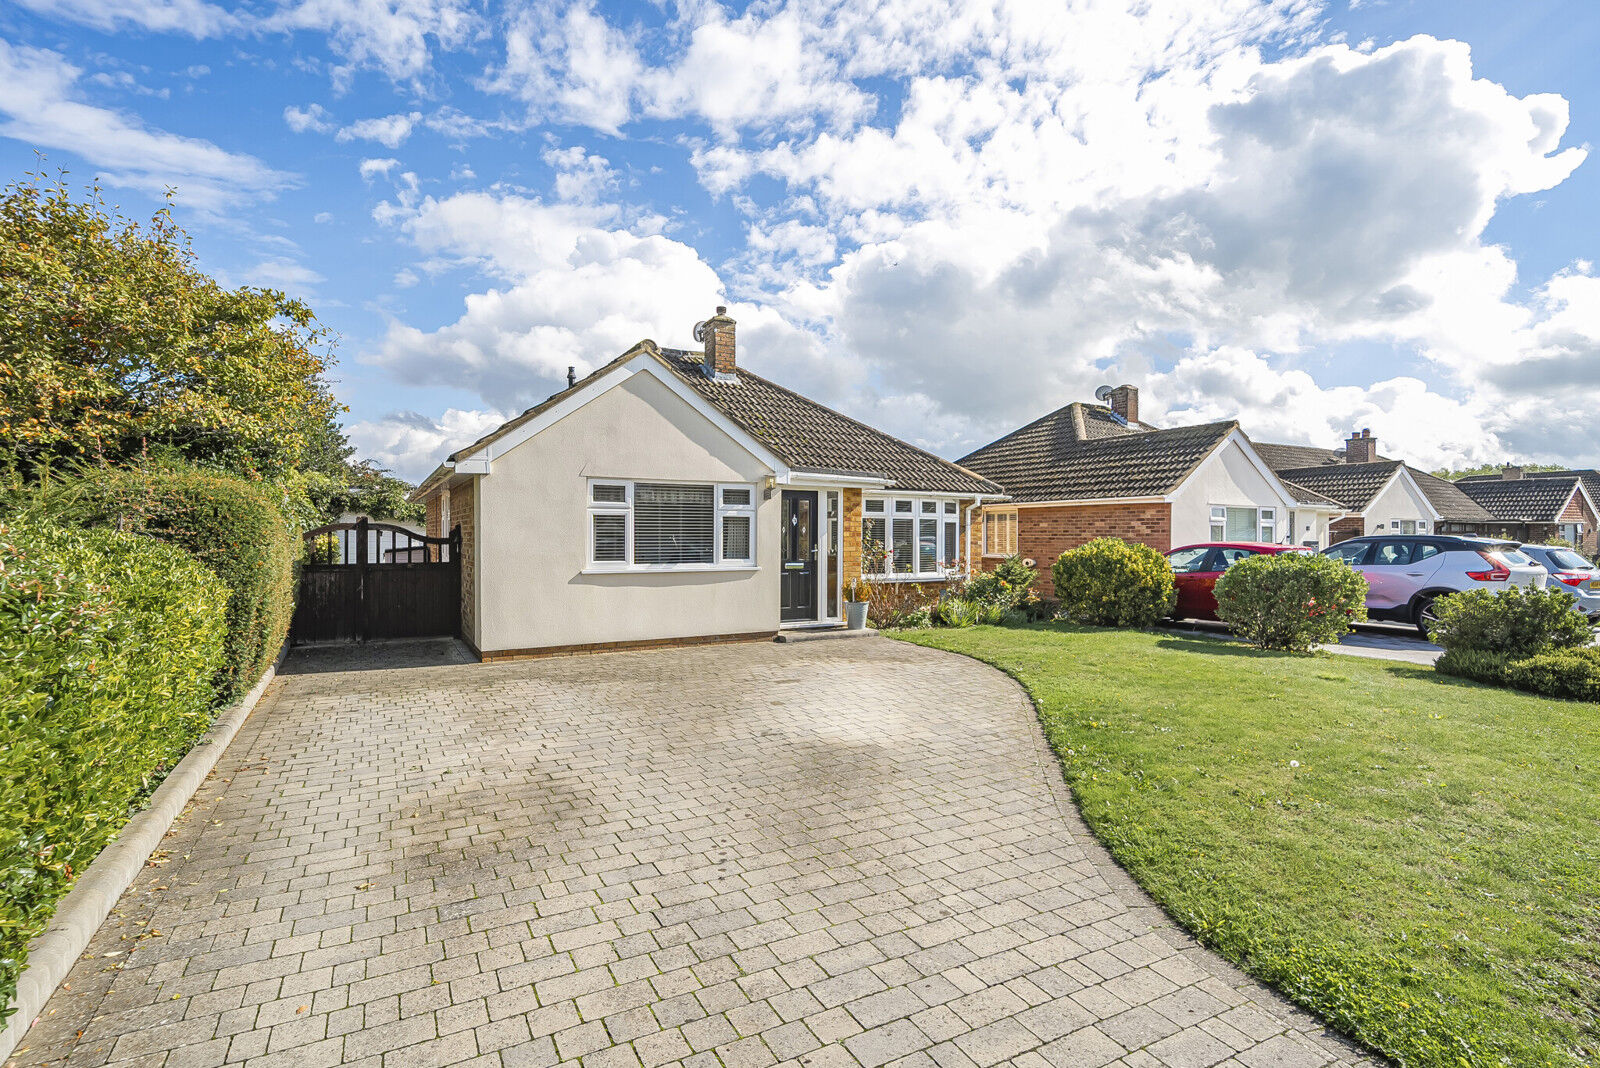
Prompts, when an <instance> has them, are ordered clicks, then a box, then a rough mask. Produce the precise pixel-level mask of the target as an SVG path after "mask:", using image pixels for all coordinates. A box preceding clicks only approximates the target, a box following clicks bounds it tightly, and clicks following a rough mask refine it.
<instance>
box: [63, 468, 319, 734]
mask: <svg viewBox="0 0 1600 1068" xmlns="http://www.w3.org/2000/svg"><path fill="white" fill-rule="evenodd" d="M58 496H59V498H60V500H62V501H63V502H65V503H64V504H63V505H62V506H61V507H60V508H59V509H55V511H56V512H57V514H58V515H60V516H61V517H62V518H64V519H69V520H72V521H75V522H78V523H82V524H84V525H86V526H109V527H114V528H116V529H118V530H131V531H137V532H140V533H145V534H149V535H151V536H152V537H155V538H159V539H161V540H162V541H166V542H171V543H172V544H174V545H177V546H178V547H180V548H182V549H184V550H186V551H188V552H189V553H190V554H191V555H192V556H194V557H195V559H197V560H199V561H200V562H201V563H203V564H205V565H206V566H207V567H209V568H210V569H211V570H212V571H213V572H215V573H216V575H217V577H218V578H220V579H222V581H223V582H224V583H226V584H227V586H228V589H229V598H228V640H227V646H226V649H225V653H224V661H223V667H222V671H221V672H220V673H219V675H218V677H217V693H218V696H219V697H220V698H221V700H222V701H223V702H224V703H227V702H229V701H235V700H237V699H239V698H240V697H242V696H243V695H244V694H246V693H248V692H249V691H250V688H251V687H252V686H254V685H255V684H256V681H257V680H258V679H260V678H261V676H262V675H264V674H266V671H267V668H268V667H270V666H271V665H272V662H273V660H274V659H276V658H277V655H278V651H279V650H280V649H281V648H282V647H283V642H284V639H285V638H286V637H287V636H288V633H289V622H290V620H291V618H292V617H293V615H294V595H295V571H294V562H295V558H296V555H297V545H296V541H297V539H295V538H294V537H293V536H292V535H291V533H290V531H289V523H288V520H286V519H285V518H284V515H283V513H282V512H281V511H280V510H279V509H278V507H277V504H276V503H275V501H274V499H273V496H272V490H271V489H270V487H268V486H267V485H265V484H264V483H260V482H247V481H245V480H244V479H240V478H235V477H234V476H232V475H225V474H221V473H218V472H215V471H208V470H204V469H200V468H194V467H186V466H181V465H172V466H163V467H156V468H149V469H125V470H112V471H96V472H93V473H92V474H89V475H84V476H81V477H80V478H79V479H77V480H76V481H75V483H74V484H73V485H72V486H70V487H68V488H67V489H66V490H65V491H64V492H62V493H60V494H59V495H58Z"/></svg>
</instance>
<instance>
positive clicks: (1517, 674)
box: [1506, 646, 1600, 701]
mask: <svg viewBox="0 0 1600 1068" xmlns="http://www.w3.org/2000/svg"><path fill="white" fill-rule="evenodd" d="M1506 681H1507V682H1508V683H1510V684H1511V685H1512V686H1515V687H1516V688H1517V689H1519V690H1527V691H1529V692H1530V693H1538V694H1543V695H1544V696H1546V697H1567V698H1571V699H1573V700H1577V701H1600V649H1596V648H1595V647H1594V646H1585V647H1584V648H1582V649H1557V650H1555V651H1553V652H1548V653H1536V654H1534V655H1533V656H1530V657H1526V658H1524V659H1522V660H1514V661H1512V662H1511V665H1510V666H1509V667H1508V668H1507V670H1506Z"/></svg>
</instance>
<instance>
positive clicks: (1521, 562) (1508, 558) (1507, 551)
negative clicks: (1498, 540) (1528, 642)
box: [1495, 545, 1533, 567]
mask: <svg viewBox="0 0 1600 1068" xmlns="http://www.w3.org/2000/svg"><path fill="white" fill-rule="evenodd" d="M1495 555H1496V556H1498V557H1500V559H1502V560H1504V561H1505V562H1506V563H1508V564H1510V565H1511V566H1512V567H1523V566H1525V565H1527V564H1531V563H1533V557H1531V556H1529V555H1528V554H1527V553H1525V552H1523V551H1522V550H1521V549H1519V548H1517V547H1516V546H1514V545H1503V546H1501V547H1500V548H1498V549H1496V550H1495Z"/></svg>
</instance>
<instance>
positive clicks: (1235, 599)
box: [1216, 553, 1367, 653]
mask: <svg viewBox="0 0 1600 1068" xmlns="http://www.w3.org/2000/svg"><path fill="white" fill-rule="evenodd" d="M1216 595H1217V618H1218V619H1220V620H1222V621H1223V622H1224V623H1226V624H1228V628H1229V629H1230V630H1232V631H1233V632H1234V633H1235V634H1237V635H1239V637H1241V638H1243V639H1244V640H1245V641H1247V642H1249V643H1250V644H1251V645H1254V646H1255V647H1256V648H1258V649H1286V650H1290V651H1293V652H1299V653H1303V652H1306V651H1307V650H1309V649H1310V648H1311V647H1312V646H1313V645H1324V644H1327V643H1329V642H1335V641H1338V640H1339V636H1340V635H1341V634H1344V633H1345V632H1347V631H1348V630H1349V629H1350V622H1351V620H1360V619H1366V618H1367V580H1366V579H1364V578H1362V577H1361V574H1360V572H1357V571H1355V570H1353V569H1352V568H1351V567H1350V565H1348V564H1346V563H1345V562H1344V561H1342V560H1335V559H1334V558H1333V557H1331V556H1319V555H1316V554H1312V553H1257V554H1256V555H1254V556H1247V557H1245V558H1244V559H1242V560H1239V561H1237V562H1236V563H1234V564H1233V565H1232V566H1231V567H1229V568H1228V570H1226V571H1224V572H1223V573H1222V577H1221V578H1219V579H1217V586H1216Z"/></svg>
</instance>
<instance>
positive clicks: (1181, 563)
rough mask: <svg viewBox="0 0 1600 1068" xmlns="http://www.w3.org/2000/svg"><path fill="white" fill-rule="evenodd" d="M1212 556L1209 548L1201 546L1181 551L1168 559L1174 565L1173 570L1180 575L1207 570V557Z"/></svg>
mask: <svg viewBox="0 0 1600 1068" xmlns="http://www.w3.org/2000/svg"><path fill="white" fill-rule="evenodd" d="M1209 555H1211V550H1210V548H1208V547H1207V546H1204V545H1201V546H1198V547H1197V548H1193V549H1179V550H1178V551H1177V552H1175V553H1172V554H1171V555H1169V556H1168V557H1167V560H1168V562H1170V563H1171V564H1172V570H1173V572H1174V573H1176V574H1179V575H1186V574H1190V573H1192V572H1195V571H1201V570H1204V568H1205V562H1206V557H1207V556H1209Z"/></svg>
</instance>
